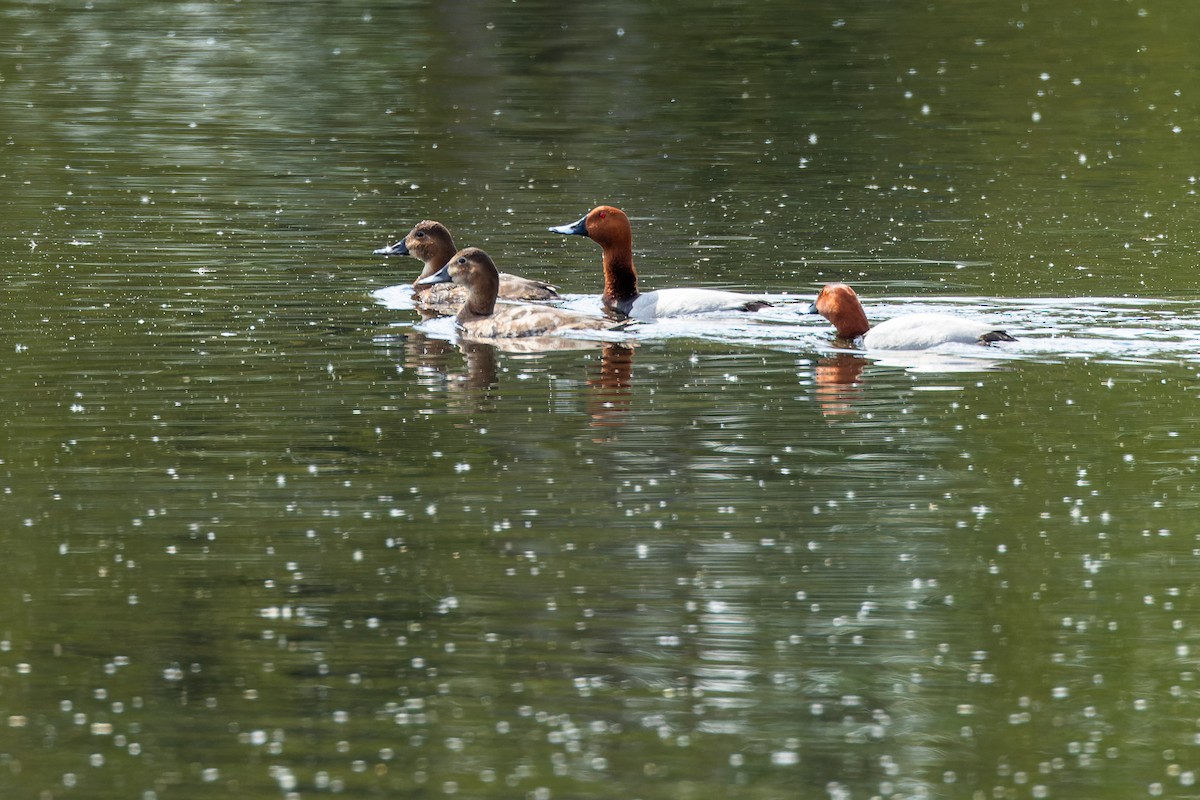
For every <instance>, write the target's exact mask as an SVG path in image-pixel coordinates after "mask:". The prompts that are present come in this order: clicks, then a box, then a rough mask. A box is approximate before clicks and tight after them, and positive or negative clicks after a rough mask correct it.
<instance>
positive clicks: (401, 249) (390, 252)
mask: <svg viewBox="0 0 1200 800" xmlns="http://www.w3.org/2000/svg"><path fill="white" fill-rule="evenodd" d="M371 255H373V256H406V255H408V248H407V247H406V246H405V245H404V240H403V239H401V240H400V241H398V242H396V243H395V244H389V245H388V246H387V247H381V248H379V249H378V250H376V251H374V252H373V253H371Z"/></svg>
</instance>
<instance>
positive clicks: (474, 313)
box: [417, 247, 625, 339]
mask: <svg viewBox="0 0 1200 800" xmlns="http://www.w3.org/2000/svg"><path fill="white" fill-rule="evenodd" d="M450 281H453V282H454V283H455V284H457V285H458V286H461V287H463V289H464V291H465V292H466V293H467V299H466V301H465V302H464V303H463V305H462V308H461V309H459V311H458V316H457V317H456V319H457V321H458V328H459V330H460V331H461V332H462V333H463V334H464V335H466V336H468V337H470V338H473V339H505V338H513V337H525V336H554V335H562V334H570V333H571V332H573V331H608V330H621V329H623V328H624V327H625V323H619V322H614V321H613V320H611V319H605V318H603V317H589V316H586V315H584V314H578V313H576V312H573V311H567V310H564V309H561V308H554V307H553V306H540V305H531V304H527V303H519V304H513V305H504V306H502V307H501V308H499V309H497V308H496V296H497V292H498V290H499V286H500V272H499V271H498V270H497V269H496V264H495V262H494V261H492V259H491V257H490V256H488V254H487V253H485V252H483V251H482V250H480V249H479V248H478V247H468V248H465V249H463V250H459V251H458V252H457V253H455V254H454V256H453V257H452V258H451V259H450V260H449V261H447V262H446V264H445V266H443V267H442V268H441V269H439V270H438V271H437V272H435V273H433V274H432V275H428V276H426V277H424V278H420V279H418V281H417V283H418V284H420V285H422V286H429V285H435V284H441V283H448V282H450Z"/></svg>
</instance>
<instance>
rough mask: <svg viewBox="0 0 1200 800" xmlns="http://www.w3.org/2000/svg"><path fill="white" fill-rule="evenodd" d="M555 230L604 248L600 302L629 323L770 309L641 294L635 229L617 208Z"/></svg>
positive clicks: (741, 300) (755, 302)
mask: <svg viewBox="0 0 1200 800" xmlns="http://www.w3.org/2000/svg"><path fill="white" fill-rule="evenodd" d="M550 230H551V232H553V233H561V234H564V235H575V236H586V237H588V238H589V239H591V240H592V241H594V242H595V243H596V244H598V245H600V246H601V247H602V248H604V294H603V295H602V296H601V298H600V299H601V302H602V303H603V304H604V307H605V308H606V309H610V310H612V311H615V312H616V313H618V314H622V315H624V316H626V317H631V318H633V319H638V320H647V321H653V320H655V319H659V318H661V317H681V316H687V315H691V314H704V313H707V312H713V311H758V310H759V309H761V308H766V307H767V306H770V305H771V304H770V303H769V302H767V301H766V300H763V299H762V298H759V297H754V296H752V295H747V294H742V293H740V292H726V291H721V290H719V289H699V288H679V289H658V290H657V291H653V292H639V291H638V287H637V270H636V269H634V266H633V229H632V228H631V227H630V225H629V217H628V216H626V215H625V212H624V211H622V210H621V209H619V208H616V207H614V206H597V207H596V208H593V209H592V210H591V211H589V212H588V213H587V214H585V215H584V216H583V217H582V218H581V219H579V220H578V221H577V222H572V223H570V224H569V225H556V226H554V227H552V228H550Z"/></svg>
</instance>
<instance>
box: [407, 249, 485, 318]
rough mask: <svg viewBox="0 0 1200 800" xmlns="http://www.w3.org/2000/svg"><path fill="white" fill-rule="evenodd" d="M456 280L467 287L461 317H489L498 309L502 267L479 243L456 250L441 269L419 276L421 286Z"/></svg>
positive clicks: (459, 314)
mask: <svg viewBox="0 0 1200 800" xmlns="http://www.w3.org/2000/svg"><path fill="white" fill-rule="evenodd" d="M448 281H454V283H457V284H458V285H459V286H465V287H466V289H467V302H466V303H465V304H464V305H463V307H462V310H460V311H459V312H458V321H459V322H464V321H466V320H467V319H472V318H475V317H486V316H488V315H490V314H491V313H492V312H493V311H495V310H496V295H497V294H499V292H500V271H499V270H498V269H496V263H495V262H494V261H492V259H491V256H489V255H488V254H487V253H485V252H483V251H482V250H480V249H479V248H478V247H465V248H463V249H462V250H459V251H458V252H457V253H455V254H454V255H453V256H452V257H451V258H450V259H449V260H448V261H447V262H446V264H445V266H443V267H442V268H441V269H440V270H438V271H437V272H435V273H433V274H432V275H429V276H426V277H424V278H418V279H417V285H418V286H425V285H428V284H432V283H446V282H448Z"/></svg>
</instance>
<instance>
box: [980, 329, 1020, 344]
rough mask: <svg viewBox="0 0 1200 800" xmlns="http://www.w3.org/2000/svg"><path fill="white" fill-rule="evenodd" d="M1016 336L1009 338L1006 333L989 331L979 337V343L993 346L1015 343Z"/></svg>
mask: <svg viewBox="0 0 1200 800" xmlns="http://www.w3.org/2000/svg"><path fill="white" fill-rule="evenodd" d="M1016 340H1017V339H1016V337H1015V336H1009V335H1008V334H1007V333H1006V332H1005V331H988V332H987V333H985V334H983V335H982V336H980V337H979V341H981V342H983V343H984V344H992V343H993V342H1015V341H1016Z"/></svg>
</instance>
